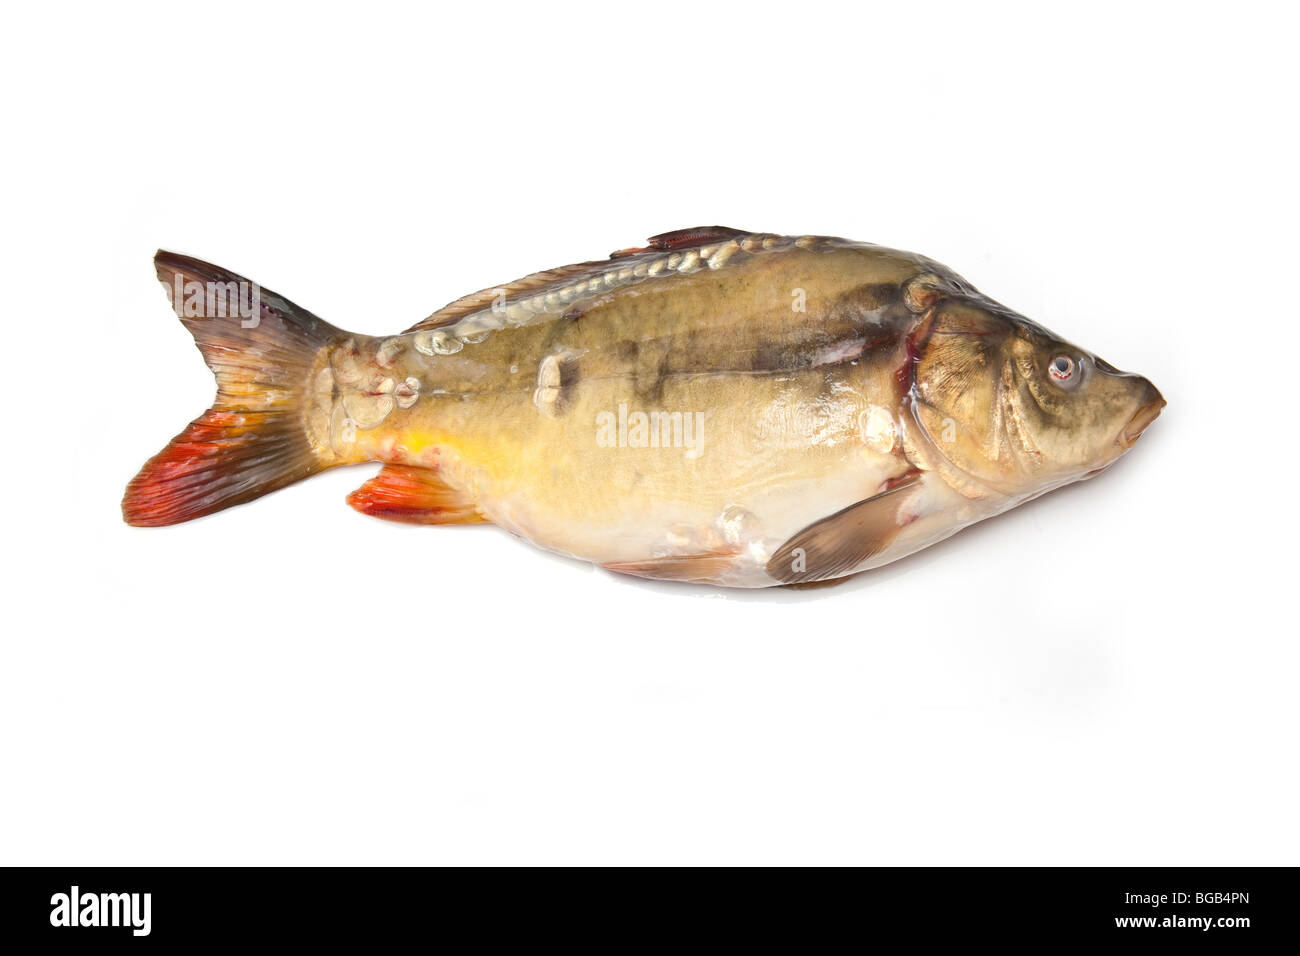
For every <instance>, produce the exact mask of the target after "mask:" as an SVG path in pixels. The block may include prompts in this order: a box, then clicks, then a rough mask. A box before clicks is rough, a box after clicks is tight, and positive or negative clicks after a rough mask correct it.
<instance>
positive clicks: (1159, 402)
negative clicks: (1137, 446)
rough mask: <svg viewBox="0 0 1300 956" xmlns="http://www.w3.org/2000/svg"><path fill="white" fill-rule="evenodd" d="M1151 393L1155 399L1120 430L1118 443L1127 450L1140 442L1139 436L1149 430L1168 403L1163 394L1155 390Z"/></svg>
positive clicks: (1137, 412) (1138, 411) (1139, 410)
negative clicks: (1153, 393) (1149, 426)
mask: <svg viewBox="0 0 1300 956" xmlns="http://www.w3.org/2000/svg"><path fill="white" fill-rule="evenodd" d="M1151 391H1152V392H1155V398H1154V399H1153V400H1152V401H1149V402H1147V403H1146V404H1145V405H1143V406H1142V407H1141V408H1139V409H1138V410H1137V411H1136V412H1135V413H1134V414H1133V417H1132V418H1130V419H1129V422H1128V424H1127V425H1125V426H1124V427H1123V428H1122V429H1120V433H1119V438H1117V439H1116V441H1118V442H1119V446H1120V447H1121V448H1123V449H1125V450H1127V449H1129V448H1132V447H1133V444H1134V442H1136V441H1137V440H1138V436H1140V435H1141V434H1142V433H1143V432H1144V431H1146V430H1147V426H1148V425H1150V424H1151V423H1152V422H1153V421H1155V420H1156V419H1157V418H1158V417H1159V416H1160V409H1162V408H1164V407H1165V404H1166V402H1165V400H1164V398H1163V397H1162V396H1161V394H1160V393H1159V392H1156V390H1155V389H1154V388H1152V389H1151Z"/></svg>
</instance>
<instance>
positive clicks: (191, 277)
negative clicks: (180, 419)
mask: <svg viewBox="0 0 1300 956" xmlns="http://www.w3.org/2000/svg"><path fill="white" fill-rule="evenodd" d="M154 266H155V267H156V268H157V270H158V278H159V280H161V281H162V282H163V283H164V284H165V285H166V286H167V287H168V289H169V291H172V294H173V302H172V304H173V306H174V307H175V309H176V314H177V315H178V316H179V317H180V319H181V321H182V322H183V323H184V324H185V326H186V328H188V329H189V330H190V332H191V334H193V336H194V340H195V342H196V343H197V344H198V346H199V350H200V351H201V352H202V353H203V358H204V360H205V361H206V362H207V363H208V367H209V368H211V369H212V372H213V374H214V375H216V378H217V398H216V401H215V402H214V403H213V406H212V408H210V409H209V410H208V411H207V412H206V413H205V414H204V415H203V416H202V417H201V418H199V419H197V420H196V421H194V422H193V423H191V424H190V426H189V427H188V428H186V429H185V431H183V432H181V434H179V435H177V436H176V438H174V439H173V440H172V442H171V444H170V445H168V446H167V447H166V448H164V449H163V450H162V451H161V452H159V453H158V454H157V455H155V456H154V457H153V458H151V459H150V460H149V461H148V462H147V463H146V464H145V466H144V467H143V468H142V469H140V473H139V474H138V475H136V476H135V478H133V479H132V480H131V483H130V484H129V485H127V488H126V496H125V497H124V498H123V499H122V516H123V517H124V518H125V519H126V521H127V523H128V524H133V525H143V526H157V525H168V524H176V523H178V522H181V521H188V520H190V519H191V518H198V517H200V516H202V515H206V514H211V513H212V512H214V511H220V510H221V509H223V508H229V507H230V506H231V505H237V504H241V503H243V502H245V501H251V500H252V499H254V498H258V497H260V496H262V495H264V494H266V493H267V492H270V491H275V490H276V489H277V488H283V487H284V486H285V485H288V484H291V483H292V482H295V481H298V480H299V479H301V478H306V477H307V476H308V475H311V474H313V473H315V472H317V471H319V470H321V468H322V467H324V465H323V464H322V463H321V461H320V459H319V457H318V456H317V454H316V452H315V451H314V449H313V448H312V446H311V444H310V442H309V441H308V440H307V433H306V430H305V428H304V424H303V412H304V401H305V398H306V391H307V384H308V378H309V376H310V374H311V371H312V367H313V365H314V363H315V362H316V359H317V355H318V353H319V352H320V350H321V348H322V347H323V346H324V345H325V344H326V343H328V342H329V341H331V340H332V339H334V338H335V337H336V336H340V335H342V333H341V332H340V331H339V330H338V329H336V328H334V326H332V325H330V324H329V323H327V322H325V321H323V320H321V319H318V318H317V317H316V316H314V315H312V314H311V313H310V312H308V311H307V310H305V309H302V308H299V307H298V306H296V305H294V304H293V303H292V302H289V301H288V300H287V299H284V298H281V297H280V296H278V295H276V294H275V293H274V292H271V291H269V290H267V289H262V288H260V287H258V286H256V285H255V284H253V283H251V282H249V281H248V280H247V279H245V278H243V277H242V276H238V275H235V274H234V273H233V272H228V271H226V270H225V269H221V268H218V267H217V266H214V265H211V264H209V263H207V262H202V261H200V260H198V259H191V258H189V257H188V256H180V255H176V254H175V253H170V252H162V251H159V253H158V255H157V256H155V257H154Z"/></svg>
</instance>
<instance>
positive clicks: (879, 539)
mask: <svg viewBox="0 0 1300 956" xmlns="http://www.w3.org/2000/svg"><path fill="white" fill-rule="evenodd" d="M920 480H921V479H920V476H919V475H918V474H915V473H910V474H908V475H907V476H905V477H904V478H902V479H901V480H898V481H896V482H894V483H893V484H891V486H890V487H888V488H886V489H885V490H884V491H882V492H881V493H880V494H878V495H875V496H873V497H871V498H867V499H865V500H863V501H859V502H858V503H857V504H852V505H849V506H848V507H847V508H845V509H844V510H842V511H837V512H836V513H835V514H833V515H830V516H829V517H826V518H822V519H821V520H820V521H815V522H813V523H812V524H810V525H809V526H808V527H806V528H804V529H803V530H802V531H800V532H799V533H798V534H796V535H795V536H794V537H792V538H791V539H790V540H789V541H787V542H786V543H785V544H783V545H781V547H779V548H778V549H777V550H776V553H775V554H773V555H772V557H771V558H770V559H769V560H768V562H767V573H768V574H770V575H772V577H774V578H776V579H777V580H778V581H780V582H781V583H782V584H807V583H810V582H814V581H825V580H827V579H829V578H837V577H841V576H842V575H845V574H849V573H850V572H852V571H853V569H854V568H856V567H857V566H858V565H860V564H862V562H864V561H866V560H867V559H868V558H870V557H871V556H872V555H876V554H879V553H880V552H881V551H884V550H885V548H887V547H889V544H890V542H892V541H893V540H894V537H895V536H896V535H897V534H898V532H899V531H901V530H902V529H903V527H905V525H906V522H902V521H900V520H899V512H900V509H901V507H902V505H903V502H904V499H905V498H906V496H907V494H908V492H909V491H910V490H911V489H913V488H915V487H916V485H917V484H918V483H919V482H920Z"/></svg>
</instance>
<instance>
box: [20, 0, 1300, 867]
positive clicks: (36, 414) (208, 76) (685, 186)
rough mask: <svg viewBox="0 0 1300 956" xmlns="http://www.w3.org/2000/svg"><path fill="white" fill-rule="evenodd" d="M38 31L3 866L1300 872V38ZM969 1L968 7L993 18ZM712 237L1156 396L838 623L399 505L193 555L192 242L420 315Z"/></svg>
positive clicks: (356, 17)
mask: <svg viewBox="0 0 1300 956" xmlns="http://www.w3.org/2000/svg"><path fill="white" fill-rule="evenodd" d="M967 6H968V5H956V4H953V5H944V4H936V3H926V4H918V5H916V6H915V8H914V9H913V8H911V7H907V6H904V5H899V4H884V5H868V4H862V3H855V4H847V3H846V4H837V5H821V4H817V3H812V2H808V0H800V2H798V3H783V4H777V5H764V4H752V3H751V4H740V3H733V4H712V5H707V4H706V5H700V6H686V7H683V6H680V5H678V6H673V5H666V6H665V5H645V4H609V3H593V4H585V5H574V4H569V5H566V4H560V3H555V4H540V5H519V6H504V5H502V6H498V5H494V4H489V3H478V4H442V5H424V6H412V7H390V6H387V5H385V4H380V3H370V4H365V5H363V6H362V7H355V8H349V12H346V13H341V12H340V13H332V12H329V10H328V9H327V8H326V7H323V6H321V5H318V4H310V5H303V6H299V7H283V8H281V7H276V6H272V5H270V4H266V3H254V4H238V3H223V4H221V5H220V6H219V8H214V9H212V10H211V11H208V12H205V13H202V14H199V13H185V12H182V11H181V10H180V9H179V8H178V7H176V6H173V5H171V4H158V5H154V6H148V7H144V6H138V5H137V6H136V7H135V8H134V9H133V10H131V11H119V10H110V9H108V8H106V7H97V6H89V5H88V6H86V7H84V8H76V7H72V8H67V9H64V10H63V11H61V12H55V11H46V12H36V8H35V7H34V6H32V5H26V6H21V5H20V6H19V7H17V8H14V9H11V10H10V11H9V12H8V13H7V15H6V19H7V21H8V24H7V26H6V29H5V31H4V36H3V39H2V40H0V44H3V49H2V50H0V52H2V53H3V56H2V57H0V61H2V62H3V65H2V66H0V70H3V79H4V82H5V87H6V94H5V100H4V110H5V114H6V115H5V129H6V137H5V139H6V144H5V149H4V155H3V158H2V159H0V163H3V165H4V167H6V169H5V172H4V179H3V181H4V187H3V188H4V197H5V198H4V228H3V236H2V238H0V241H2V242H3V243H4V249H3V262H4V268H5V291H6V298H5V305H4V319H3V320H4V325H3V328H4V330H5V333H6V341H7V347H6V351H5V353H4V355H5V358H6V369H5V373H4V374H3V375H2V376H0V389H2V390H3V393H2V395H0V401H3V408H4V415H5V421H6V425H7V428H6V430H5V437H6V440H5V441H4V443H3V448H4V462H3V469H2V470H0V473H2V474H3V481H4V488H3V492H4V502H5V505H6V509H5V510H6V517H5V522H4V530H3V541H4V560H5V568H4V576H3V582H4V584H3V587H4V609H5V610H4V615H5V626H4V633H3V638H2V641H3V643H2V645H0V770H2V772H3V787H2V788H0V862H3V863H28V864H143V863H156V864H170V863H184V864H201V863H362V862H367V863H399V862H400V863H454V862H459V863H466V862H469V863H542V862H548V863H599V862H604V863H670V862H684V863H795V862H801V863H909V864H934V863H1049V864H1067V863H1070V864H1134V863H1146V864H1193V863H1197V864H1227V863H1234V864H1262V863H1274V864H1276V863H1291V864H1294V863H1297V862H1300V861H1298V860H1297V849H1300V834H1298V832H1297V818H1296V812H1295V809H1296V805H1295V801H1296V786H1297V770H1296V729H1297V711H1298V707H1297V694H1296V686H1295V685H1296V679H1297V664H1300V659H1298V658H1300V655H1298V654H1297V645H1296V636H1297V628H1296V624H1295V615H1294V604H1293V595H1294V592H1295V583H1294V582H1295V558H1294V552H1293V550H1292V549H1293V542H1294V540H1295V533H1296V530H1297V529H1296V522H1295V519H1294V517H1293V514H1294V512H1293V508H1294V502H1295V500H1296V494H1297V492H1296V488H1295V465H1296V460H1295V459H1296V451H1295V449H1296V424H1295V415H1296V406H1295V400H1294V395H1295V389H1296V382H1297V381H1298V380H1300V379H1297V373H1296V368H1297V359H1296V356H1295V354H1294V353H1295V342H1296V328H1297V326H1296V322H1297V318H1298V316H1297V311H1298V307H1297V299H1296V296H1295V293H1294V286H1295V273H1296V268H1297V261H1298V260H1297V252H1298V251H1300V250H1298V249H1297V238H1296V228H1297V227H1296V221H1297V219H1296V216H1297V212H1298V211H1300V210H1298V208H1297V201H1296V199H1297V196H1296V186H1295V181H1296V169H1297V156H1296V149H1295V128H1296V126H1295V118H1296V117H1295V101H1296V91H1297V76H1296V70H1295V67H1294V48H1293V38H1294V36H1295V28H1296V23H1295V21H1294V15H1293V14H1292V13H1291V12H1290V11H1288V10H1287V9H1286V8H1285V7H1283V6H1282V5H1280V4H1279V5H1277V6H1276V7H1266V6H1263V5H1254V4H1247V3H1235V4H1231V5H1228V6H1223V5H1214V6H1213V7H1207V8H1206V10H1212V11H1213V12H1205V11H1201V12H1198V10H1197V8H1196V7H1195V6H1194V5H1185V4H1179V5H1170V6H1169V7H1157V6H1145V5H1141V4H1128V3H1126V4H1122V5H1117V6H1113V7H1111V6H1107V5H1104V4H1103V5H1097V4H1089V5H1088V6H1087V7H1086V8H1084V7H1076V8H1074V10H1073V12H1066V10H1064V9H1062V10H1060V11H1057V10H1054V9H1053V10H1049V9H1048V8H1046V7H1042V8H1041V9H1040V5H1036V4H1035V5H1025V6H1014V7H1006V6H998V7H996V8H986V9H984V10H982V11H976V10H974V9H967ZM969 6H972V7H973V6H974V5H969ZM713 223H720V224H723V225H730V226H736V227H741V228H748V229H756V230H767V231H774V232H786V233H814V234H817V233H822V234H833V235H844V236H848V237H851V238H855V239H864V240H871V241H875V242H880V243H884V244H887V245H891V246H896V247H900V248H905V249H912V250H914V251H918V252H923V253H925V254H927V255H930V256H932V257H935V258H937V259H939V260H940V261H942V262H945V263H947V264H949V265H951V266H952V267H953V268H955V269H957V270H958V271H959V272H961V273H963V274H964V275H965V276H966V277H967V278H969V279H970V280H971V281H973V282H974V283H976V284H977V285H978V286H979V287H980V288H981V289H983V290H984V291H986V292H987V293H989V294H990V295H992V296H993V297H995V298H997V299H999V300H1001V301H1003V302H1005V303H1006V304H1008V305H1010V306H1011V307H1013V308H1016V309H1018V310H1019V311H1021V312H1023V313H1025V314H1026V315H1029V316H1031V317H1033V318H1035V319H1038V320H1039V321H1041V322H1043V323H1044V324H1045V325H1047V326H1048V327H1050V328H1052V329H1054V330H1056V331H1057V332H1059V333H1061V334H1062V335H1064V336H1066V337H1068V338H1071V339H1074V340H1076V341H1078V342H1079V343H1080V344H1082V345H1083V346H1085V347H1087V348H1090V349H1092V350H1094V351H1096V352H1098V353H1099V354H1101V355H1102V356H1104V357H1105V358H1106V359H1108V360H1109V361H1111V362H1112V363H1114V364H1116V365H1118V366H1120V367H1121V368H1127V369H1132V370H1135V371H1140V372H1142V373H1143V374H1145V375H1147V376H1148V377H1150V378H1151V379H1152V380H1153V381H1154V382H1156V384H1157V385H1158V386H1159V387H1160V388H1161V389H1162V390H1163V392H1164V394H1165V396H1166V398H1167V399H1168V401H1169V407H1168V408H1167V409H1166V410H1165V414H1164V416H1163V417H1162V418H1161V419H1160V420H1159V421H1158V422H1157V423H1156V424H1155V425H1154V426H1153V427H1152V429H1151V430H1150V431H1149V432H1148V434H1147V435H1146V436H1144V437H1143V439H1142V440H1141V441H1140V442H1139V443H1138V446H1137V448H1136V449H1135V450H1134V452H1133V453H1132V454H1131V455H1130V456H1128V457H1127V458H1126V459H1125V460H1124V461H1123V462H1121V463H1120V464H1119V465H1118V466H1116V467H1115V468H1114V469H1113V470H1112V471H1110V472H1108V473H1107V474H1105V475H1103V476H1102V477H1100V478H1099V479H1097V480H1096V481H1093V482H1089V483H1086V484H1084V485H1080V486H1075V487H1073V488H1070V489H1067V490H1064V491H1061V492H1058V493H1056V494H1052V495H1050V496H1048V497H1046V498H1044V499H1041V500H1039V501H1037V502H1035V503H1033V504H1031V505H1029V506H1026V507H1025V508H1023V509H1020V510H1018V511H1016V512H1013V513H1011V514H1009V515H1006V516H1003V517H1001V518H998V519H995V520H994V521H991V522H988V523H986V524H984V525H981V526H979V527H978V528H976V529H973V530H971V531H967V532H965V533H963V534H960V535H958V536H957V537H955V538H953V539H952V540H950V541H949V542H947V543H945V544H943V545H941V546H938V547H935V548H933V549H931V550H929V551H927V552H924V553H922V554H921V555H918V556H916V557H914V558H912V559H909V560H906V561H903V562H900V563H898V564H896V565H893V566H890V567H888V568H886V569H884V570H881V571H878V572H875V573H873V574H870V575H868V576H865V577H863V578H861V579H859V580H856V581H854V582H852V583H849V584H847V585H843V586H840V587H838V588H829V589H824V590H817V591H811V592H796V593H790V592H786V591H781V590H772V591H768V592H764V593H724V592H722V591H718V590H711V589H707V588H700V587H691V586H657V585H654V584H649V583H645V582H640V581H635V580H625V579H618V578H615V577H613V576H611V575H609V574H607V573H604V572H601V571H597V570H593V569H591V568H589V567H587V566H585V565H581V564H579V563H576V562H571V561H567V560H563V559H558V558H555V557H551V556H548V555H545V554H543V553H541V552H539V551H537V550H535V549H533V548H531V547H530V546H528V545H526V544H524V543H522V542H519V541H516V540H514V539H512V538H510V537H508V536H507V535H505V534H503V533H501V532H499V531H497V530H496V529H492V528H450V529H439V528H416V527H406V526H399V525H394V524H390V523H385V522H380V521H375V520H372V519H369V518H366V517H363V516H362V515H359V514H357V513H355V512H353V511H352V510H351V509H349V508H348V507H346V505H345V504H344V502H343V498H344V496H345V495H346V493H347V492H348V491H349V490H351V489H352V488H354V487H356V486H357V485H359V484H360V483H361V482H362V481H363V480H364V479H365V478H366V477H368V476H369V474H371V473H372V472H373V471H374V468H373V466H371V467H365V468H355V469H341V470H338V471H335V472H332V473H329V474H326V475H323V476H320V477H318V478H315V479H313V480H312V481H309V482H307V483H304V484H302V485H298V486H295V487H293V488H291V489H289V490H286V491H283V492H280V493H278V494H275V495H272V496H270V497H268V498H265V499H263V500H260V501H258V502H256V503H253V504H250V505H247V506H244V507H240V508H236V509H233V510H230V511H227V512H224V513H221V514H219V515H216V516H214V517H211V518H207V519H204V520H201V521H196V522H193V523H191V524H188V525H183V526H178V527H175V528H170V529H164V530H139V529H133V528H128V527H127V526H126V525H124V524H123V523H122V521H121V518H120V514H119V510H118V502H119V499H120V496H121V493H122V489H123V486H124V485H125V484H126V482H127V480H128V479H130V477H131V476H132V475H133V474H134V473H135V471H136V469H137V468H138V467H139V466H140V465H141V464H142V463H143V462H144V460H145V459H146V458H148V457H149V456H150V455H152V454H154V453H155V452H156V451H157V450H158V449H160V448H161V447H162V446H163V445H164V444H165V443H166V441H167V440H168V439H169V438H170V437H171V436H172V435H174V434H175V433H176V432H177V431H179V429H180V428H181V427H182V426H183V425H184V424H185V423H186V422H188V421H189V420H190V419H191V418H193V417H194V416H196V415H197V414H198V413H199V412H200V411H202V410H203V409H204V408H205V407H206V406H207V405H208V403H209V402H210V400H211V397H212V394H213V384H212V381H211V377H210V375H209V373H208V372H207V370H206V369H205V368H204V366H203V362H202V361H201V358H200V356H199V354H198V352H197V351H196V350H195V349H194V347H193V345H192V344H191V342H190V340H189V337H188V335H187V334H186V332H185V330H184V329H183V328H182V327H181V325H180V324H179V323H178V322H177V321H176V320H175V318H174V316H173V315H172V314H171V313H170V312H169V311H168V306H167V303H166V301H165V299H164V297H163V295H162V294H161V292H160V291H159V288H158V285H157V283H156V282H155V280H154V276H153V269H152V266H151V263H150V258H151V256H152V254H153V252H154V250H155V249H156V248H157V247H159V246H161V247H164V248H168V249H173V250H176V251H180V252H184V253H188V254H191V255H196V256H199V257H201V258H205V259H209V260H211V261H214V262H217V263H220V264H222V265H225V266H228V267H230V268H232V269H234V270H236V271H238V272H241V273H243V274H245V275H247V276H249V277H251V278H253V279H255V280H257V281H259V282H264V283H265V284H266V285H267V286H269V287H270V288H272V289H275V290H277V291H279V292H281V293H283V294H285V295H287V296H289V297H290V298H292V299H294V300H295V301H297V302H299V303H301V304H302V305H304V306H305V307H307V308H309V309H311V310H313V311H315V312H317V313H318V314H320V315H321V316H323V317H324V318H326V319H328V320H330V321H331V322H334V323H335V324H337V325H340V326H343V327H345V328H348V329H351V330H354V331H359V332H367V333H380V332H393V331H397V330H399V329H402V328H405V327H407V326H408V325H410V324H411V323H412V322H413V321H415V320H416V319H419V318H421V317H423V316H424V315H426V314H428V313H429V312H431V311H432V310H433V309H435V308H436V307H438V306H440V305H441V304H443V303H444V302H446V301H447V300H449V299H452V298H454V297H456V296H458V295H460V294H462V293H465V292H468V291H472V290H475V289H478V288H480V287H484V286H489V285H494V284H499V283H501V282H503V281H507V280H509V279H511V278H514V277H515V276H518V275H522V274H524V273H526V272H530V271H533V270H536V269H541V268H546V267H551V266H558V265H561V264H564V263H567V262H572V261H577V260H580V259H585V258H591V257H599V256H603V255H604V254H606V253H608V252H609V251H611V250H613V249H616V248H621V247H625V246H630V245H635V244H638V243H639V242H641V241H642V240H644V239H645V237H646V236H649V235H651V234H654V233H657V232H662V231H665V230H668V229H675V228H682V227H686V226H695V225H703V224H713Z"/></svg>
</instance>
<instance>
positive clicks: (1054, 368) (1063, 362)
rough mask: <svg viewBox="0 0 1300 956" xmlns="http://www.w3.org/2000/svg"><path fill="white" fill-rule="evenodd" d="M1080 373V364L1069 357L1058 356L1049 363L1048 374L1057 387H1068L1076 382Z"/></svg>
mask: <svg viewBox="0 0 1300 956" xmlns="http://www.w3.org/2000/svg"><path fill="white" fill-rule="evenodd" d="M1078 371H1079V363H1078V362H1076V361H1075V360H1074V359H1072V358H1070V356H1068V355H1058V356H1056V358H1054V359H1052V361H1050V362H1049V363H1047V374H1048V375H1050V376H1051V377H1052V381H1054V382H1055V383H1056V384H1057V385H1066V384H1069V383H1070V382H1072V381H1074V379H1075V378H1076V377H1077V375H1078Z"/></svg>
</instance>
